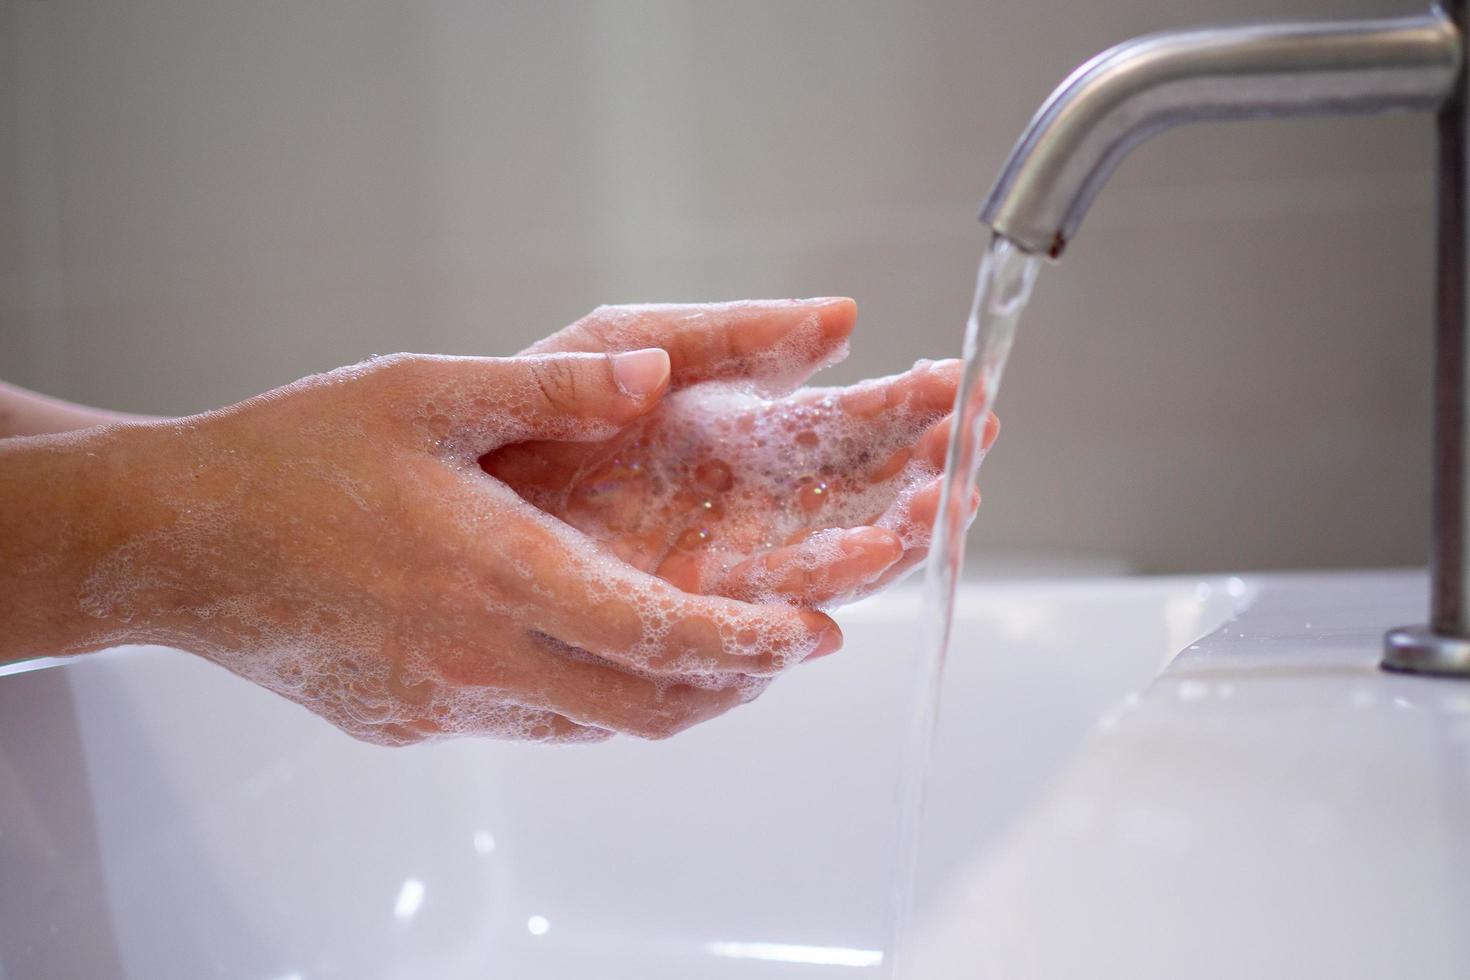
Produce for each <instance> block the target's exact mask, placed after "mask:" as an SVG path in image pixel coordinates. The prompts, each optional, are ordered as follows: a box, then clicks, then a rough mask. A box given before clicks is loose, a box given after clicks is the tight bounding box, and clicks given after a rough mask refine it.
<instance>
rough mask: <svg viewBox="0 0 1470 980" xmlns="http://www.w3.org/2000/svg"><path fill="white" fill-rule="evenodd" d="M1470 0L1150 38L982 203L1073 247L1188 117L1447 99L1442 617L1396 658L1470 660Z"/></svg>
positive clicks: (1019, 235)
mask: <svg viewBox="0 0 1470 980" xmlns="http://www.w3.org/2000/svg"><path fill="white" fill-rule="evenodd" d="M1467 7H1470V0H1447V2H1445V3H1443V4H1441V5H1439V6H1436V7H1434V8H1433V9H1432V10H1431V11H1430V12H1429V13H1427V14H1423V15H1421V16H1417V17H1401V18H1393V19H1387V20H1361V21H1343V22H1339V23H1284V24H1249V25H1243V26H1239V27H1222V28H1205V29H1199V30H1186V31H1174V32H1169V33H1164V34H1154V35H1149V36H1145V37H1140V38H1136V39H1134V40H1132V41H1128V42H1125V43H1123V44H1120V45H1118V46H1117V47H1115V48H1112V49H1110V50H1108V51H1105V52H1103V53H1102V54H1100V55H1098V56H1097V57H1096V58H1094V59H1092V60H1091V61H1089V62H1087V63H1086V64H1084V65H1083V66H1082V67H1080V68H1078V69H1077V70H1076V71H1075V72H1073V73H1072V75H1071V76H1070V77H1069V78H1068V79H1067V80H1066V81H1064V82H1063V83H1062V84H1061V86H1060V87H1059V88H1057V90H1056V91H1055V92H1053V93H1052V95H1051V97H1050V98H1049V99H1047V101H1046V103H1045V104H1044V105H1043V106H1042V107H1041V110H1040V111H1039V112H1038V113H1037V114H1036V116H1035V118H1033V119H1032V121H1031V124H1030V126H1028V127H1027V129H1026V132H1025V134H1024V135H1023V136H1022V137H1021V140H1020V142H1019V143H1017V144H1016V148H1015V149H1014V150H1013V151H1012V152H1011V156H1010V159H1009V160H1008V161H1007V162H1006V165H1005V167H1004V168H1003V169H1002V170H1001V173H1000V178H999V179H998V180H997V181H996V184H995V187H994V188H993V189H992V190H991V192H990V196H989V197H988V198H987V199H986V201H985V205H984V207H983V208H982V209H981V212H980V219H981V220H982V221H984V222H985V223H986V224H988V225H990V226H991V227H992V228H993V229H994V230H995V231H996V232H997V233H999V234H1001V235H1003V236H1005V237H1006V238H1009V239H1010V240H1011V241H1012V242H1014V243H1015V244H1016V245H1017V246H1019V247H1020V248H1022V249H1024V250H1025V251H1028V252H1031V253H1034V254H1040V255H1046V256H1049V257H1051V258H1053V259H1055V258H1058V257H1060V256H1061V254H1062V252H1063V250H1064V249H1065V248H1066V247H1067V243H1068V242H1069V241H1071V239H1072V237H1073V236H1074V235H1075V234H1076V232H1077V228H1078V226H1079V225H1080V224H1081V222H1082V217H1083V215H1084V214H1085V213H1086V211H1087V208H1088V205H1089V204H1091V203H1092V200H1093V198H1094V197H1095V196H1096V195H1097V193H1098V191H1099V190H1101V188H1102V185H1103V184H1104V183H1105V182H1106V181H1107V179H1108V177H1109V175H1110V174H1111V173H1112V171H1113V169H1114V168H1115V167H1116V166H1117V165H1118V163H1119V162H1120V161H1121V160H1122V158H1123V157H1124V156H1125V155H1126V154H1127V152H1128V151H1129V150H1131V149H1132V148H1133V147H1135V146H1137V145H1138V144H1139V143H1141V142H1143V141H1144V140H1146V139H1148V138H1149V137H1151V136H1153V135H1155V134H1157V133H1160V132H1162V131H1164V130H1166V129H1169V128H1172V127H1174V126H1180V125H1184V124H1186V123H1196V122H1212V121H1218V120H1228V119H1265V118H1281V117H1293V116H1319V115H1340V114H1351V113H1374V112H1395V111H1421V112H1434V113H1436V119H1437V124H1438V125H1437V136H1438V175H1437V195H1438V202H1437V204H1438V224H1437V231H1436V234H1437V238H1438V242H1437V250H1436V251H1437V269H1436V286H1435V319H1436V337H1435V341H1436V348H1435V349H1436V352H1437V353H1436V364H1435V380H1434V500H1433V524H1434V532H1433V540H1432V542H1431V560H1430V577H1431V597H1430V603H1431V608H1430V622H1429V625H1428V626H1414V627H1403V628H1400V629H1395V630H1392V631H1390V632H1389V634H1388V635H1387V637H1386V638H1385V642H1384V647H1385V653H1384V658H1383V666H1384V667H1386V668H1388V669H1390V670H1400V671H1411V672H1415V673H1424V674H1442V675H1458V676H1470V387H1467V381H1470V344H1467V337H1466V327H1467V320H1466V318H1467V315H1470V309H1467V306H1466V279H1467V277H1470V266H1467V260H1470V253H1467V250H1466V234H1467V221H1466V207H1467V193H1466V192H1467V188H1466V180H1467V170H1466V153H1467V147H1466V138H1467V121H1466V112H1467V105H1470V100H1467V98H1466V96H1467V88H1466V73H1465V67H1464V62H1465V39H1464V28H1465V24H1466V16H1467Z"/></svg>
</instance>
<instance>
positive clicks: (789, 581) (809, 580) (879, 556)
mask: <svg viewBox="0 0 1470 980" xmlns="http://www.w3.org/2000/svg"><path fill="white" fill-rule="evenodd" d="M902 557H903V542H902V541H901V540H900V539H899V536H898V535H897V534H895V533H894V532H892V531H889V530H887V529H885V528H879V527H856V528H846V529H838V528H833V529H831V530H829V531H824V532H818V533H817V534H814V535H812V536H811V537H809V538H807V539H805V540H803V541H801V542H799V543H797V544H792V545H787V546H785V547H782V548H776V549H774V550H772V551H769V552H767V553H766V554H764V555H757V556H756V557H754V558H750V559H747V560H746V561H744V562H742V563H741V564H740V565H738V566H736V567H735V568H734V569H732V570H731V571H730V573H729V574H728V576H727V577H726V578H725V579H724V580H723V581H721V583H720V584H719V591H720V593H721V594H722V595H727V596H731V597H733V598H737V599H746V600H749V601H760V600H767V601H769V600H771V599H785V600H789V601H794V602H796V603H798V604H799V605H803V606H816V605H821V604H823V603H827V602H831V601H832V600H834V599H836V598H838V597H840V596H843V595H847V594H849V593H853V592H856V591H858V590H859V589H861V588H862V587H863V586H864V585H867V584H868V583H870V582H872V581H874V580H875V579H877V578H878V576H880V575H882V574H883V572H885V571H886V570H887V569H888V568H890V567H892V565H893V564H894V562H896V561H898V560H899V559H900V558H902Z"/></svg>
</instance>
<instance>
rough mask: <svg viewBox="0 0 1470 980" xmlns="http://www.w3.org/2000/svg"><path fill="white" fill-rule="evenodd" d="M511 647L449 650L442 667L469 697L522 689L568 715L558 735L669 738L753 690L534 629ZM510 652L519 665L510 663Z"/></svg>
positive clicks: (550, 712) (517, 693)
mask: <svg viewBox="0 0 1470 980" xmlns="http://www.w3.org/2000/svg"><path fill="white" fill-rule="evenodd" d="M510 652H512V651H507V650H505V649H504V648H503V646H501V647H497V649H496V650H494V651H485V650H475V651H462V652H459V653H457V654H455V655H450V656H447V657H445V658H443V664H442V667H441V670H442V672H443V673H444V674H445V676H446V678H447V679H449V680H450V681H452V682H453V683H454V684H455V685H456V687H457V688H458V690H459V691H460V693H461V695H462V696H464V697H472V696H473V691H474V686H475V685H479V684H484V685H489V686H491V687H492V689H493V692H495V693H489V696H491V697H499V696H501V695H500V694H499V693H498V692H500V691H507V692H509V691H514V695H513V696H514V697H515V698H517V699H518V700H520V701H523V702H527V703H528V704H529V705H533V706H534V707H535V708H536V709H538V710H537V711H536V714H538V715H544V716H547V717H548V718H555V719H561V723H551V724H552V725H553V727H552V729H551V735H552V736H555V737H557V738H563V739H564V738H567V737H575V738H577V739H579V740H589V739H591V738H593V737H595V736H594V735H593V734H592V733H599V732H600V733H604V734H606V733H610V732H620V733H622V734H625V735H634V736H637V737H638V738H649V739H657V738H667V737H669V736H670V735H674V734H676V733H678V732H681V731H683V730H684V729H686V728H689V727H690V726H692V725H696V724H698V723H700V722H702V721H708V720H709V719H711V718H714V717H716V716H718V715H721V714H724V713H725V712H726V711H729V710H730V709H731V708H733V707H735V706H737V705H739V704H741V703H742V702H743V701H746V700H749V699H750V697H751V696H752V695H751V694H749V693H747V692H746V691H745V690H744V685H736V684H727V685H726V686H724V687H721V688H715V689H708V688H702V687H698V686H695V685H693V684H691V683H687V682H683V681H679V680H676V679H667V678H652V677H647V676H640V675H637V674H633V673H629V672H627V671H623V670H620V669H618V668H616V667H614V666H613V665H611V664H609V663H606V662H605V661H602V660H599V659H598V658H596V657H595V656H593V655H592V654H590V653H588V652H587V651H585V650H581V649H578V648H575V647H572V646H569V645H568V644H565V643H563V642H562V641H560V640H557V639H554V638H553V637H550V636H547V635H545V634H539V633H532V634H528V635H527V636H526V637H525V638H524V640H523V641H522V642H521V643H520V644H519V645H518V648H517V649H515V650H514V651H513V653H514V656H513V657H509V658H508V657H507V653H510ZM508 659H509V660H512V661H513V664H514V666H511V667H507V666H506V662H507V660H508ZM522 710H527V711H529V710H532V709H531V708H529V707H528V708H526V709H522Z"/></svg>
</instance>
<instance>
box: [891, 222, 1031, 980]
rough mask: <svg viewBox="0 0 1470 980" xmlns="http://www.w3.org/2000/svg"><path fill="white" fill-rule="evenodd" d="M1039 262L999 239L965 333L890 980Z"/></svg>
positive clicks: (934, 548) (932, 561)
mask: <svg viewBox="0 0 1470 980" xmlns="http://www.w3.org/2000/svg"><path fill="white" fill-rule="evenodd" d="M1040 264H1041V262H1040V259H1038V258H1036V257H1035V256H1032V255H1027V254H1026V253H1025V252H1022V251H1021V250H1020V249H1018V248H1016V247H1015V246H1014V245H1012V244H1011V243H1010V241H1008V240H1007V239H1004V238H1001V237H999V236H996V237H995V238H994V239H992V240H991V243H990V248H989V249H988V250H987V251H986V253H985V256H984V257H983V258H982V259H981V260H980V273H979V276H978V279H977V282H976V283H975V302H974V304H973V305H972V306H971V307H970V320H969V323H968V324H967V325H966V327H965V347H964V360H965V366H964V372H963V374H962V375H961V376H960V384H959V390H958V391H957V392H956V393H955V413H956V419H957V424H956V425H955V426H954V428H953V429H952V430H951V432H950V440H949V453H948V455H947V456H946V458H945V465H944V488H943V490H942V492H941V495H940V498H939V515H938V517H936V518H935V521H934V536H933V539H932V543H931V545H930V551H929V561H928V564H927V565H926V566H925V568H924V606H923V612H922V614H921V616H920V623H921V626H920V634H919V636H920V646H919V654H920V658H921V659H920V662H919V666H918V674H917V678H918V679H917V683H916V685H915V691H914V703H915V705H916V708H917V710H916V711H915V712H914V716H913V721H912V726H913V727H911V728H910V729H909V733H908V738H907V742H906V744H905V745H904V751H903V755H902V756H901V757H900V762H901V769H900V775H899V786H898V805H899V814H898V849H897V854H896V856H895V859H894V866H893V884H892V892H891V895H890V903H891V904H890V906H889V933H888V943H887V947H886V950H885V955H884V957H883V960H884V963H885V966H886V971H885V973H886V976H887V977H889V978H890V980H893V978H896V977H898V976H899V969H900V965H901V962H900V961H901V958H902V957H903V956H904V955H906V954H907V952H908V941H909V932H910V927H911V926H912V922H913V911H914V880H915V877H916V875H917V872H918V861H919V829H920V824H921V822H922V818H923V813H924V792H925V783H926V780H927V777H928V772H929V757H930V753H931V751H932V749H933V744H934V731H935V727H936V726H937V725H938V723H939V688H940V682H941V681H942V680H943V677H944V660H945V654H946V653H947V652H948V650H949V631H950V623H951V620H952V618H953V615H954V594H955V585H956V582H957V580H958V579H959V575H960V569H961V567H962V566H963V565H964V561H965V532H966V530H967V529H968V528H969V523H970V500H971V488H972V487H973V486H974V485H975V474H976V472H977V471H978V470H979V468H980V460H981V458H982V456H983V455H984V453H983V452H982V451H981V448H980V441H981V437H982V435H983V434H984V431H985V418H986V416H987V415H989V413H990V408H991V406H992V405H994V404H995V393H996V390H997V389H998V388H999V387H1000V377H1001V373H1002V372H1003V371H1004V370H1005V366H1006V357H1007V356H1008V355H1009V354H1010V352H1011V340H1012V339H1013V338H1014V337H1015V335H1016V321H1018V320H1019V319H1020V318H1021V312H1022V311H1023V310H1024V309H1025V308H1026V301H1027V300H1028V299H1029V298H1030V296H1031V287H1032V285H1033V284H1034V283H1035V282H1036V272H1037V269H1038V268H1039V267H1040Z"/></svg>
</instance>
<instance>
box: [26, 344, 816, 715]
mask: <svg viewBox="0 0 1470 980" xmlns="http://www.w3.org/2000/svg"><path fill="white" fill-rule="evenodd" d="M668 376H669V359H668V356H667V355H666V354H665V353H664V352H663V351H659V350H642V351H637V352H631V353H624V354H621V355H618V356H609V355H605V354H560V355H543V356H535V357H520V358H507V359H493V358H448V357H421V356H409V355H398V356H394V357H388V358H382V359H378V360H375V361H371V362H368V363H366V364H363V365H359V366H355V367H351V368H344V369H341V370H338V371H333V372H331V373H329V374H325V375H320V376H316V377H312V378H307V379H305V380H303V381H301V382H298V383H296V384H294V385H290V386H287V387H285V388H282V389H279V390H277V391H273V392H270V393H268V394H265V395H262V396H260V397H257V398H254V399H251V400H249V401H247V402H243V403H241V404H240V405H237V406H235V407H233V408H230V409H226V410H224V411H221V412H217V413H210V414H207V415H203V416H196V417H192V418H186V419H180V420H177V421H172V422H162V423H154V424H147V425H137V426H122V427H118V428H113V429H98V430H89V431H88V432H86V433H80V434H77V435H75V436H63V437H49V438H45V439H19V440H6V441H5V442H4V443H0V448H3V449H4V450H5V454H4V456H3V457H0V490H4V491H6V494H7V495H8V494H9V493H11V492H14V493H15V494H17V495H16V496H14V497H9V496H7V499H12V500H23V501H26V502H27V503H34V504H35V505H36V506H40V504H39V501H41V500H42V499H43V498H46V493H45V492H44V490H43V488H45V487H56V486H62V487H67V488H73V487H83V486H86V487H88V488H90V489H88V490H87V491H86V492H87V493H88V494H89V496H88V497H87V498H86V501H85V502H77V503H75V504H67V505H66V506H67V507H68V508H69V509H68V510H66V511H65V512H64V513H63V514H62V515H61V516H59V517H58V516H57V515H56V514H55V513H54V512H51V513H50V516H42V515H38V514H35V513H33V514H27V513H25V512H23V511H22V510H19V509H16V510H12V511H7V512H6V514H5V518H4V520H5V521H8V522H9V523H4V522H3V521H0V523H3V526H0V541H4V542H7V543H6V544H3V545H0V551H3V552H4V554H0V558H5V559H7V561H5V562H0V565H4V566H9V567H11V568H12V569H13V570H14V572H13V575H12V577H11V578H9V579H7V580H6V582H5V583H0V584H5V585H7V586H14V588H13V589H8V591H7V594H6V595H5V596H4V597H0V612H6V613H7V614H9V613H14V614H15V619H14V620H11V619H10V618H9V616H8V615H7V619H6V621H7V622H16V623H18V624H20V625H19V626H18V627H17V628H16V629H14V630H12V631H11V634H10V635H9V636H8V637H7V638H6V641H4V642H5V643H8V644H9V648H8V651H6V652H8V653H9V654H10V655H11V656H12V657H13V656H14V655H15V654H16V652H17V650H16V645H17V644H29V646H30V649H29V650H25V649H21V650H19V652H20V654H22V655H24V654H26V653H32V654H34V653H40V652H49V653H57V652H79V651H83V650H91V649H99V648H101V647H104V646H108V645H112V644H115V643H119V642H157V643H167V644H170V645H174V646H180V647H183V648H185V649H190V650H193V651H195V652H197V653H200V654H202V655H204V656H206V657H208V658H209V659H211V660H214V661H216V662H218V663H220V664H222V665H224V666H225V667H227V668H229V669H230V670H232V671H234V672H236V673H238V674H240V675H242V676H244V677H247V678H249V679H251V680H253V681H255V682H257V683H259V684H261V685H263V686H265V687H268V688H270V689H271V690H273V691H276V692H278V693H280V694H283V695H285V696H286V697H288V698H291V699H293V700H295V701H298V702H300V703H302V704H304V705H306V706H307V707H309V708H310V709H311V710H313V711H315V712H317V713H318V714H320V715H322V716H323V717H325V718H327V719H328V720H329V721H331V722H332V723H333V724H335V725H337V726H339V727H341V728H342V729H344V730H345V731H347V732H349V733H350V734H352V735H355V736H357V737H359V738H363V739H367V740H369V741H374V742H382V743H391V744H402V743H406V742H412V741H416V740H419V739H422V738H426V737H433V736H440V735H451V734H463V733H473V734H484V735H496V736H501V737H510V738H529V739H566V740H594V739H600V738H605V737H607V735H608V734H609V733H611V732H627V733H632V734H637V735H642V736H650V737H657V736H664V735H668V734H671V733H673V732H675V731H678V730H680V729H682V728H685V727H687V726H688V725H691V724H693V723H695V722H698V721H700V720H703V719H706V718H710V717H713V716H715V715H718V714H720V713H721V712H723V711H725V710H727V709H729V708H730V707H732V706H734V705H735V704H738V703H740V702H741V701H742V700H746V699H748V698H749V697H751V696H753V694H754V693H755V692H756V691H757V690H758V689H759V686H760V683H761V680H762V679H763V678H766V677H769V676H770V675H773V674H775V673H776V672H778V671H780V670H781V669H782V668H783V667H785V666H788V665H790V664H793V663H796V662H798V661H800V660H802V659H804V658H807V657H810V656H817V655H821V654H824V653H829V652H831V651H832V650H834V649H836V647H837V646H838V645H839V644H840V642H841V639H840V633H839V631H838V630H837V627H836V624H835V623H833V622H832V621H831V620H830V619H828V618H827V617H826V616H824V615H822V614H820V613H816V612H811V611H801V610H796V609H791V608H788V607H785V606H755V605H749V604H746V603H742V602H738V601H734V600H731V599H728V598H721V597H704V596H695V595H691V594H689V593H687V592H684V591H682V590H680V589H677V588H675V587H673V586H672V585H670V584H669V583H667V582H665V581H663V580H661V579H658V578H656V577H654V576H651V575H647V574H644V573H643V572H640V571H638V570H637V569H635V568H633V567H631V566H629V565H627V564H626V563H624V562H622V561H619V560H618V559H617V558H615V557H613V556H611V555H609V554H607V553H606V551H605V550H604V549H603V548H601V547H599V546H597V545H596V544H595V543H593V542H591V541H589V540H588V539H586V538H585V537H584V536H583V535H581V534H580V533H578V532H577V531H576V530H574V529H573V528H571V527H569V526H567V525H566V524H564V523H562V522H561V521H559V520H557V519H555V518H554V517H553V516H551V515H548V514H546V513H544V512H543V511H540V510H538V509H537V508H535V507H533V506H531V505H530V504H528V503H527V502H526V501H525V500H523V499H521V497H519V496H518V495H517V494H516V493H515V492H514V491H512V490H511V489H509V488H508V487H506V486H505V485H503V484H502V483H500V482H499V481H497V480H495V479H492V478H490V477H487V476H486V475H485V474H484V473H483V472H482V471H481V470H480V468H479V467H478V466H477V465H476V460H477V459H478V458H479V457H480V456H482V455H483V454H485V453H487V452H490V451H493V450H495V449H496V448H498V447H501V446H503V445H506V444H508V443H517V442H524V441H526V440H536V441H537V442H538V443H540V444H549V443H550V441H557V440H587V439H592V440H607V439H609V438H612V437H613V436H614V435H615V434H616V433H617V432H619V431H621V430H622V428H623V427H625V426H627V425H628V424H630V423H631V422H634V421H635V420H637V419H638V418H640V417H641V416H643V415H645V414H646V413H647V412H648V411H649V410H650V409H652V408H653V407H654V406H655V405H657V404H658V402H659V399H660V397H661V395H662V394H663V392H664V390H665V388H666V387H667V384H668ZM79 492H80V491H79ZM37 528H39V530H36V529H37ZM58 541H66V542H70V545H69V546H68V547H66V548H65V549H61V550H58V546H57V544H56V542H58ZM47 542H49V543H50V544H49V547H50V548H51V551H52V552H55V553H57V555H58V557H57V562H58V563H59V567H58V568H57V569H53V570H51V571H49V572H48V573H47V574H48V575H51V576H53V580H52V582H51V588H50V589H49V591H50V592H51V593H53V594H52V595H51V596H50V598H49V600H44V597H45V595H46V593H45V592H44V591H43V592H42V593H41V595H42V597H43V600H44V601H37V599H36V597H35V595H34V594H31V593H28V592H27V589H34V587H33V586H32V584H31V583H29V582H27V581H25V580H24V577H23V575H22V574H21V572H22V570H23V567H24V566H25V565H26V563H25V561H23V560H20V559H24V558H25V556H26V554H27V553H28V550H30V551H34V553H36V554H43V553H48V552H46V548H47V547H48V544H47ZM9 559H16V561H15V562H14V564H11V562H10V561H9ZM73 589H74V591H75V592H76V593H79V595H80V604H81V614H80V615H79V616H76V617H73V619H71V620H68V621H67V623H66V624H65V626H64V627H60V626H56V625H55V624H54V623H52V617H51V616H50V614H49V613H48V615H47V616H44V617H38V616H37V615H34V614H32V615H31V616H30V618H26V617H27V610H28V609H31V608H32V607H35V608H40V609H59V608H61V607H59V606H58V605H57V603H56V595H55V593H58V592H66V591H69V590H73ZM48 602H49V606H48V605H47V603H48ZM58 616H59V614H58ZM47 630H50V631H52V633H51V634H47V633H46V631H47ZM58 631H59V632H58ZM62 633H64V634H65V635H60V634H62Z"/></svg>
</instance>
